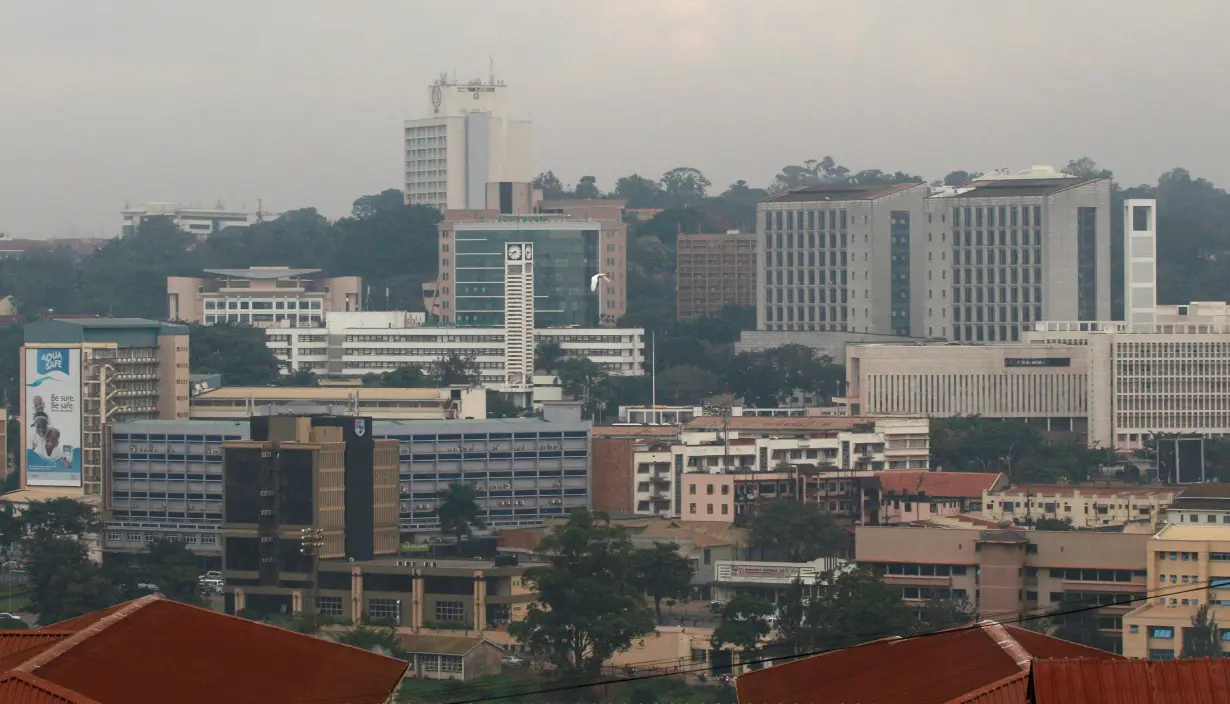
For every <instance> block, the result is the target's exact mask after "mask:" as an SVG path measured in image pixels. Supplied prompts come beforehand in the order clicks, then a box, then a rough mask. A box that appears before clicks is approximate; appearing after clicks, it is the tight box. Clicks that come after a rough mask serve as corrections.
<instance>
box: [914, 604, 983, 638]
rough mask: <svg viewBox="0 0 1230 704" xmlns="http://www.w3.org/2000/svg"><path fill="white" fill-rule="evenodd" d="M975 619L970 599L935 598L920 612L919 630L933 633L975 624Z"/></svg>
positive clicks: (923, 606)
mask: <svg viewBox="0 0 1230 704" xmlns="http://www.w3.org/2000/svg"><path fill="white" fill-rule="evenodd" d="M975 618H976V616H975V612H974V606H973V604H971V603H970V602H969V600H968V599H962V598H956V599H951V598H949V599H944V598H941V597H934V598H931V599H928V600H927V601H926V602H924V603H923V605H922V607H921V608H920V609H919V610H918V630H919V632H920V633H932V632H935V631H939V630H943V629H945V628H955V627H957V626H964V625H966V624H969V623H973V622H974V620H975Z"/></svg>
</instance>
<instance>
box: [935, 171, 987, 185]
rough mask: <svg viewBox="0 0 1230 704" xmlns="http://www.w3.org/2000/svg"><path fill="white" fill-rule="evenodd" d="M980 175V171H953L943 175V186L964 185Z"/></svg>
mask: <svg viewBox="0 0 1230 704" xmlns="http://www.w3.org/2000/svg"><path fill="white" fill-rule="evenodd" d="M979 176H982V172H980V171H953V172H951V173H949V174H948V175H947V176H945V177H944V185H945V186H957V187H960V186H964V185H965V184H967V183H969V182H970V181H973V180H974V179H976V178H978V177H979Z"/></svg>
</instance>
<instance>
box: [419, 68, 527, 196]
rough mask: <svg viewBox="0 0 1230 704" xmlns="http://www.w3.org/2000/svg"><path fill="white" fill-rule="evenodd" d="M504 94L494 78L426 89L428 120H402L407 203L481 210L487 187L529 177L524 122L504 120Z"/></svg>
mask: <svg viewBox="0 0 1230 704" xmlns="http://www.w3.org/2000/svg"><path fill="white" fill-rule="evenodd" d="M507 92H508V86H506V85H504V83H503V81H498V82H497V81H496V80H495V78H494V76H493V77H491V78H490V79H488V81H487V82H485V83H484V82H483V81H482V80H481V79H474V80H472V81H470V82H468V83H458V82H457V81H456V80H455V79H449V78H448V77H446V76H442V77H441V78H440V79H438V80H437V81H436V82H435V83H433V84H432V85H431V86H430V87H429V89H428V94H429V97H430V105H431V116H430V117H426V118H422V119H417V120H406V122H405V145H404V152H405V163H406V179H405V183H406V188H405V192H406V204H407V205H429V206H431V207H434V208H439V209H440V210H446V209H447V210H463V209H482V208H484V207H486V199H487V196H486V190H487V184H488V183H491V182H500V181H515V182H526V181H529V180H530V179H531V178H533V174H532V173H531V166H530V147H531V131H530V122H529V121H528V120H514V119H512V118H510V117H509V116H508V109H507V106H506V99H507Z"/></svg>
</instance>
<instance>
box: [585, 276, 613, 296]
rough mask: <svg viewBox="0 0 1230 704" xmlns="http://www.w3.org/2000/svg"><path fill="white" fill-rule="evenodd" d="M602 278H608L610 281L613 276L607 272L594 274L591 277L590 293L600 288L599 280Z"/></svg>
mask: <svg viewBox="0 0 1230 704" xmlns="http://www.w3.org/2000/svg"><path fill="white" fill-rule="evenodd" d="M601 279H606V280H607V281H610V280H611V277H610V276H607V275H606V274H594V275H593V276H591V277H590V279H589V291H590V293H593V292H594V291H597V290H598V281H599V280H601Z"/></svg>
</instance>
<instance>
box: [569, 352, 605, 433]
mask: <svg viewBox="0 0 1230 704" xmlns="http://www.w3.org/2000/svg"><path fill="white" fill-rule="evenodd" d="M556 376H557V377H559V382H560V386H561V387H562V388H563V391H564V393H566V394H568V395H569V396H571V397H573V398H575V399H579V400H581V401H582V402H583V409H582V412H583V413H584V415H585V417H586V418H593V417H594V416H595V415H597V413H598V409H599V408H601V407H602V405H603V404H602V394H601V389H599V386H600V385H602V384H603V383H604V382H606V381H607V379H608V376H607V373H606V372H605V371H603V370H602V367H599V366H598V364H597V363H596V362H594V361H593V360H592V359H589V358H588V357H569V358H568V359H565V360H564V361H562V362H560V363H559V364H558V365H557V369H556Z"/></svg>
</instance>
